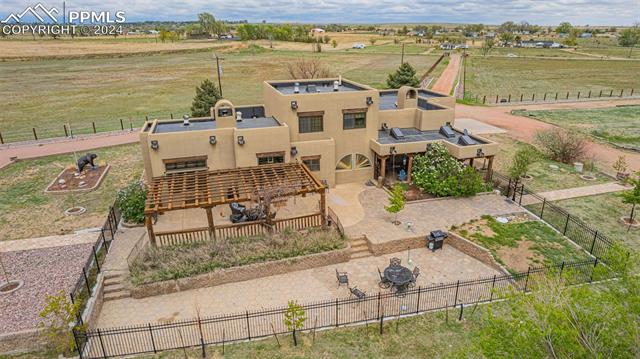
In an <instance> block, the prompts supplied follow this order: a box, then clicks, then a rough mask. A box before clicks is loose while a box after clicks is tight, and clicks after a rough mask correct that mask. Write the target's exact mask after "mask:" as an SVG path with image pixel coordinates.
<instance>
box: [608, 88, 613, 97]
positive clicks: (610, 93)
mask: <svg viewBox="0 0 640 359" xmlns="http://www.w3.org/2000/svg"><path fill="white" fill-rule="evenodd" d="M612 96H613V89H612V90H611V91H610V92H609V97H612Z"/></svg>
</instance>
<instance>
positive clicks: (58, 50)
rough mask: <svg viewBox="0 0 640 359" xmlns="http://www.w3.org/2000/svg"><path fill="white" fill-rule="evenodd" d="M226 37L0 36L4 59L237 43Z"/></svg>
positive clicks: (149, 50)
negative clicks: (174, 39) (73, 37)
mask: <svg viewBox="0 0 640 359" xmlns="http://www.w3.org/2000/svg"><path fill="white" fill-rule="evenodd" d="M233 45H236V46H238V45H237V44H234V43H232V42H224V41H179V42H165V43H162V42H160V41H158V42H157V43H156V40H155V38H148V37H140V38H127V39H125V38H116V39H114V38H96V39H83V38H76V39H73V40H71V39H66V40H53V39H46V40H42V39H38V40H27V39H24V40H0V46H1V47H2V53H1V54H0V61H3V60H12V59H29V58H56V57H60V58H69V57H92V56H93V57H95V56H107V55H110V56H116V55H126V54H140V53H153V52H174V51H189V50H190V51H194V50H206V49H213V48H218V47H227V46H233Z"/></svg>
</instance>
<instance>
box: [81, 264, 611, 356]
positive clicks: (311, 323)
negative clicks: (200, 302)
mask: <svg viewBox="0 0 640 359" xmlns="http://www.w3.org/2000/svg"><path fill="white" fill-rule="evenodd" d="M600 263H601V262H599V260H598V259H597V258H594V259H590V260H587V261H582V262H571V263H564V262H563V263H560V264H558V265H553V266H546V267H544V266H542V267H531V268H529V270H528V271H527V272H522V273H515V274H512V275H494V276H491V277H484V278H480V279H474V280H459V281H456V282H451V283H446V284H433V285H430V286H427V287H417V288H414V289H410V290H408V291H407V292H406V293H404V295H400V296H399V295H397V294H396V293H390V292H385V293H376V294H369V295H366V296H365V297H364V298H363V299H357V298H355V297H352V298H341V299H334V300H325V301H320V302H315V303H311V304H305V305H303V306H302V308H303V310H304V311H305V317H306V318H307V319H306V320H305V322H304V327H303V328H302V329H301V331H315V330H317V329H322V328H330V327H340V326H344V325H350V324H358V323H368V322H379V323H380V326H381V328H382V323H383V322H384V320H385V319H391V318H399V317H404V316H409V315H414V314H419V313H424V312H428V311H435V310H452V309H455V308H457V310H459V312H456V314H455V315H456V316H458V317H459V318H462V316H463V312H464V307H465V305H472V304H479V303H488V302H492V301H495V300H499V299H503V298H505V297H506V296H508V295H509V294H511V293H513V292H514V291H525V292H526V291H530V290H531V288H532V287H533V286H534V285H535V282H536V280H539V279H541V277H542V276H545V275H547V274H550V273H555V274H560V275H563V277H564V278H567V281H568V284H579V283H586V282H590V281H593V280H602V279H606V278H611V277H612V276H613V275H612V274H613V273H612V272H611V271H610V270H609V269H608V268H607V267H606V266H604V265H599V264H600ZM286 312H287V307H279V308H274V309H267V310H260V311H245V312H240V313H235V314H230V315H219V316H212V317H205V318H198V319H192V320H183V321H177V322H173V323H166V324H150V323H149V324H143V325H134V326H126V327H118V328H109V329H95V330H88V331H84V332H83V331H77V330H74V333H73V334H74V337H75V340H76V343H77V345H78V353H79V355H80V358H109V357H118V356H124V355H134V354H142V353H158V352H160V351H165V350H174V349H183V348H193V347H199V348H201V350H202V353H203V355H204V354H205V352H206V347H205V346H206V345H211V344H224V343H228V342H235V341H242V340H252V339H256V338H264V337H269V336H275V335H281V334H286V333H290V332H291V330H290V329H289V328H287V326H286V325H285V324H284V315H285V313H286Z"/></svg>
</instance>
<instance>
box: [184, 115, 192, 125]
mask: <svg viewBox="0 0 640 359" xmlns="http://www.w3.org/2000/svg"><path fill="white" fill-rule="evenodd" d="M182 125H183V126H189V125H190V123H189V115H184V116H182Z"/></svg>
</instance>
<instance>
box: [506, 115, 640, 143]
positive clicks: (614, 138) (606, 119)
mask: <svg viewBox="0 0 640 359" xmlns="http://www.w3.org/2000/svg"><path fill="white" fill-rule="evenodd" d="M514 114H516V115H521V116H529V117H532V118H535V119H536V120H540V121H544V122H548V123H551V124H554V125H556V126H560V127H562V128H565V129H567V130H570V131H577V132H581V133H583V134H585V135H588V136H592V137H594V138H596V139H599V140H603V141H606V142H608V143H611V144H613V145H615V146H619V147H623V148H630V149H635V150H637V149H640V106H625V107H613V108H604V109H589V110H549V111H515V112H514Z"/></svg>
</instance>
